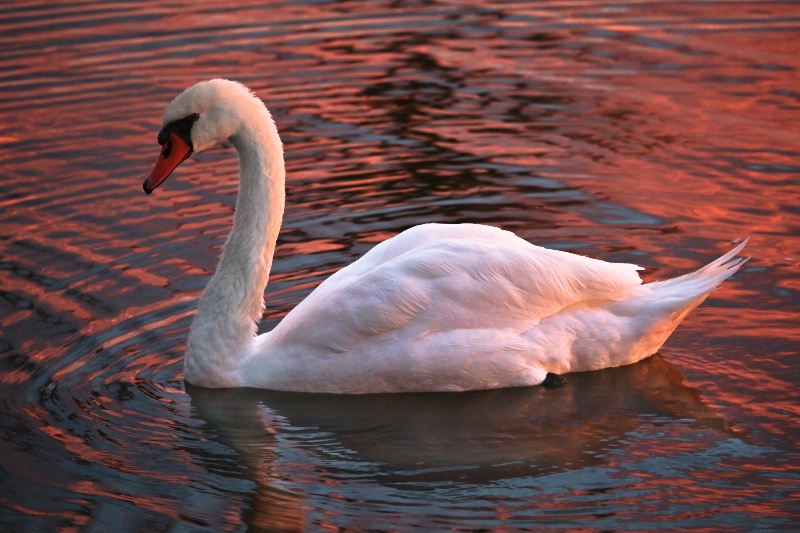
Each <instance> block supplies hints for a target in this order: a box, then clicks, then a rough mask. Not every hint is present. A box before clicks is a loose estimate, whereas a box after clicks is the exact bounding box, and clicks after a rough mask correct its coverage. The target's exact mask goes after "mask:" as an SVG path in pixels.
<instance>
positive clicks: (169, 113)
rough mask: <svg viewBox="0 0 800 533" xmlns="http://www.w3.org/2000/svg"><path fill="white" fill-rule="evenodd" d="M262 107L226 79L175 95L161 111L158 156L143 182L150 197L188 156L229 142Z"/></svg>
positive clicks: (262, 110) (248, 92)
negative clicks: (162, 120) (162, 117)
mask: <svg viewBox="0 0 800 533" xmlns="http://www.w3.org/2000/svg"><path fill="white" fill-rule="evenodd" d="M265 111H266V108H265V107H264V104H263V103H262V102H261V100H259V99H258V97H256V96H255V95H254V94H253V93H251V92H250V89H248V88H247V87H245V86H244V85H242V84H240V83H238V82H235V81H230V80H221V79H215V80H209V81H202V82H200V83H198V84H196V85H193V86H191V87H189V88H188V89H186V90H185V91H183V92H182V93H181V94H179V95H178V96H177V97H176V98H175V99H174V100H173V101H172V103H170V104H169V106H168V107H167V110H166V111H165V112H164V122H163V123H164V127H163V128H161V131H160V132H159V133H158V144H160V145H161V155H160V156H159V157H158V161H156V164H155V167H154V168H153V171H152V172H151V173H150V175H149V176H148V177H147V179H146V180H145V181H144V192H146V193H147V194H150V193H151V192H153V190H155V188H156V187H158V186H159V185H161V183H163V182H164V180H166V179H167V178H168V177H169V175H170V174H172V171H173V170H175V169H176V168H177V167H178V165H180V164H181V163H183V162H184V161H185V160H186V159H187V158H188V157H189V156H190V155H192V154H193V153H195V152H201V151H203V150H205V149H207V148H210V147H211V146H213V145H215V144H217V143H218V142H220V141H224V140H226V139H230V138H231V137H233V136H235V135H236V134H237V133H238V132H239V131H240V130H241V128H242V123H243V122H246V121H248V120H249V119H251V118H252V117H254V116H258V115H259V113H264V112H265Z"/></svg>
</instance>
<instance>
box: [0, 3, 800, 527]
mask: <svg viewBox="0 0 800 533" xmlns="http://www.w3.org/2000/svg"><path fill="white" fill-rule="evenodd" d="M0 29H1V30H2V31H0V65H2V73H0V171H1V172H2V180H0V206H2V210H0V437H2V438H0V530H2V531H209V532H210V531H246V530H253V531H256V530H284V531H303V530H305V531H363V530H369V531H443V530H447V531H450V530H453V531H518V530H531V531H539V530H557V531H574V530H588V531H599V530H606V531H618V530H625V531H628V530H654V529H664V530H693V531H695V530H698V531H746V530H767V531H774V530H796V529H798V528H800V506H798V502H799V501H800V467H798V464H800V453H799V452H798V447H799V446H800V431H799V430H798V419H800V392H798V391H800V354H798V351H800V350H798V346H800V327H798V326H800V282H798V279H800V278H798V267H799V266H800V240H799V239H798V235H799V234H800V233H799V231H798V228H800V213H799V212H798V203H799V202H800V55H798V42H800V5H798V4H797V3H796V2H781V1H772V0H767V1H763V2H743V1H741V2H740V1H725V2H722V1H719V2H717V1H712V2H666V1H655V0H650V1H644V2H636V3H633V2H618V3H606V2H594V1H585V2H556V1H545V2H446V1H432V2H400V3H394V2H369V3H362V2H349V1H346V2H324V1H323V2H304V1H299V0H298V1H291V2H277V3H269V5H267V3H265V2H260V1H234V2H227V3H225V2H206V1H199V2H189V3H184V4H183V5H177V4H174V3H172V4H171V3H164V2H151V1H136V2H97V1H88V0H87V1H77V2H28V1H24V0H21V1H15V2H10V3H8V5H3V6H2V7H0ZM210 78H229V79H234V80H238V81H240V82H242V83H244V84H245V85H247V86H248V87H250V88H252V89H253V91H254V92H255V93H256V94H257V95H258V96H259V97H260V98H261V99H263V101H264V102H265V103H266V104H267V106H268V107H269V109H270V111H271V113H272V116H273V118H274V120H275V122H276V124H277V127H278V130H279V132H280V135H281V138H282V140H283V145H284V151H285V157H286V212H285V215H284V219H283V226H282V229H281V232H280V234H279V238H278V244H277V248H276V251H275V260H274V263H273V265H272V273H271V275H270V280H269V286H268V287H267V290H266V293H265V298H266V304H267V311H266V313H265V316H264V320H263V321H262V322H261V324H260V325H259V332H266V331H270V330H271V329H272V328H274V327H275V326H276V324H278V323H279V322H280V320H281V319H282V318H283V317H284V316H285V315H286V314H287V313H288V312H289V311H290V310H291V309H292V308H294V307H295V306H296V305H297V304H298V303H299V302H300V301H302V300H303V299H304V298H305V297H306V296H307V295H308V294H310V293H311V291H312V290H313V289H314V288H315V287H317V286H318V285H319V284H320V283H321V282H322V281H323V280H324V279H326V278H327V277H329V276H330V275H331V274H333V273H335V272H337V271H338V270H340V269H341V268H342V267H344V266H346V265H348V264H350V263H352V262H353V261H355V260H356V259H357V258H358V257H360V256H362V255H363V254H364V253H365V252H366V251H368V250H369V249H371V248H372V247H373V246H375V245H376V244H377V243H379V242H381V241H383V240H385V239H387V238H390V237H392V236H394V235H397V234H398V233H400V232H401V231H403V230H405V229H407V228H410V227H412V226H415V225H418V224H423V223H428V222H446V223H462V222H470V223H480V224H487V225H490V226H496V227H500V228H503V229H507V230H510V231H513V232H514V233H516V234H517V235H519V236H520V237H522V238H524V239H526V240H528V241H530V242H533V243H535V244H537V245H540V246H543V247H545V248H552V249H559V250H565V251H569V252H572V253H576V254H580V255H585V256H589V257H594V258H598V259H602V260H604V261H609V262H624V263H635V264H638V265H640V266H642V267H644V270H643V271H642V273H641V275H642V277H643V279H644V280H645V282H650V281H655V280H662V279H668V278H672V277H675V276H678V275H681V274H684V273H687V272H690V271H693V270H696V269H698V268H699V267H701V266H702V265H704V264H707V263H708V262H710V261H712V260H713V259H715V258H716V257H719V256H720V255H722V254H724V253H725V252H727V251H729V250H730V249H732V248H733V247H734V246H735V245H737V244H738V243H740V242H742V241H743V240H744V239H746V238H748V237H749V238H750V241H749V243H748V245H747V248H746V249H745V251H744V254H745V255H746V256H748V257H750V258H751V259H750V261H749V262H748V263H747V264H745V265H744V266H743V267H742V269H741V270H740V271H738V272H737V273H736V274H735V275H734V276H733V277H731V278H730V279H728V280H726V281H725V282H724V283H723V284H722V285H721V286H720V288H719V289H717V290H716V291H715V292H713V293H712V294H711V296H710V297H709V298H708V299H707V300H706V301H705V302H704V303H703V304H702V305H701V306H700V307H699V308H697V309H696V310H695V311H693V312H692V313H691V314H690V315H689V316H688V317H687V318H686V319H685V321H684V322H683V323H682V324H681V325H680V326H679V327H678V329H677V330H676V331H675V333H674V334H673V335H672V336H671V337H670V338H669V339H668V341H667V342H666V343H665V344H664V346H663V347H662V348H661V350H660V351H659V353H658V354H656V355H654V356H652V357H650V358H648V359H646V360H644V361H642V362H640V363H637V364H634V365H629V366H624V367H620V368H615V369H607V370H601V371H597V372H586V373H575V374H569V375H567V379H568V381H567V383H566V385H564V386H563V387H562V388H560V389H557V390H550V389H547V388H545V387H528V388H513V389H504V390H493V391H477V392H468V393H441V394H433V393H431V394H403V395H391V394H382V395H366V396H347V395H342V396H338V395H315V394H299V393H280V392H270V391H264V390H256V389H235V390H233V389H232V390H213V389H204V388H199V387H193V386H191V385H190V384H187V383H185V381H184V379H183V357H184V351H185V342H186V337H187V334H188V330H189V325H190V323H191V321H192V317H193V316H194V313H195V309H196V307H197V301H198V299H199V297H200V294H201V292H202V291H203V288H204V287H205V286H206V284H207V283H208V281H209V278H210V277H211V275H212V273H213V271H214V268H215V266H216V264H217V260H218V257H219V253H220V250H221V248H222V244H223V243H224V240H225V236H226V235H227V233H228V231H229V229H230V226H231V216H232V214H233V210H234V206H235V203H236V192H237V182H236V176H237V172H238V171H237V158H236V154H235V152H234V150H233V148H232V146H230V145H223V146H221V147H217V148H214V149H212V150H209V151H206V152H203V153H202V154H198V155H197V156H196V157H192V158H190V159H189V160H187V161H186V162H184V163H183V164H182V165H181V166H180V167H178V169H177V170H176V171H175V172H174V173H173V175H172V176H171V177H170V178H169V181H168V182H167V183H165V184H164V185H162V186H161V187H160V188H159V189H158V190H157V191H156V192H154V194H152V195H149V196H147V195H145V194H144V193H143V192H142V181H143V180H144V178H145V177H146V176H147V174H148V172H150V169H151V168H152V167H153V164H154V162H155V161H156V159H157V157H158V156H159V151H160V148H161V147H160V146H159V144H158V143H157V135H158V132H159V130H160V129H161V127H162V123H161V117H162V113H163V112H164V109H165V107H166V106H167V105H168V104H169V102H170V101H171V100H172V98H174V97H175V95H177V94H178V93H179V92H180V91H182V90H183V89H184V88H185V87H187V86H190V85H192V84H194V83H196V82H198V81H200V80H205V79H210Z"/></svg>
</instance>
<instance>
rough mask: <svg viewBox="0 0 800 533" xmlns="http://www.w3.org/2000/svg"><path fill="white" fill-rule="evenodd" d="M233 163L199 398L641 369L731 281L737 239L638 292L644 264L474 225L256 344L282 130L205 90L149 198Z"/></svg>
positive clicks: (378, 259)
mask: <svg viewBox="0 0 800 533" xmlns="http://www.w3.org/2000/svg"><path fill="white" fill-rule="evenodd" d="M224 139H229V140H230V141H231V142H232V143H233V145H234V146H235V147H236V149H237V151H238V153H239V165H240V175H241V176H240V183H239V194H238V199H237V202H236V211H235V214H234V217H233V228H232V229H231V232H230V235H229V236H228V240H227V242H226V243H225V247H224V249H223V252H222V256H221V258H220V261H219V265H218V266H217V270H216V272H215V273H214V276H213V277H212V278H211V280H210V281H209V283H208V286H207V287H206V289H205V291H204V292H203V295H202V297H201V298H200V303H199V305H198V308H197V313H196V315H195V317H194V321H193V322H192V326H191V329H190V331H189V337H188V340H187V346H186V357H185V361H184V376H185V379H186V380H187V381H189V382H190V383H192V384H195V385H199V386H204V387H256V388H264V389H276V390H287V391H301V392H330V393H372V392H411V391H464V390H473V389H491V388H501V387H517V386H526V385H539V384H544V385H548V386H560V385H561V384H562V383H563V379H562V378H561V377H560V376H559V375H558V374H562V373H566V372H577V371H584V370H596V369H601V368H606V367H614V366H619V365H626V364H629V363H635V362H637V361H639V360H641V359H644V358H645V357H648V356H649V355H651V354H653V353H654V352H656V351H657V350H658V349H659V348H660V347H661V345H662V344H663V343H664V341H665V340H666V339H667V337H668V336H669V335H670V333H672V331H673V330H674V329H675V327H676V326H677V325H678V324H679V323H680V321H681V320H682V319H683V318H684V317H685V316H686V315H687V314H688V313H689V312H690V311H691V310H692V309H694V308H695V307H696V306H697V305H699V304H700V303H701V302H702V301H703V300H704V299H705V297H706V296H707V295H708V293H709V292H711V290H712V289H714V288H715V287H716V286H717V285H718V284H719V283H720V282H722V281H723V280H724V279H726V278H727V277H729V276H730V275H732V274H733V273H734V272H736V271H737V270H738V269H739V267H741V265H742V264H743V263H744V261H745V260H744V259H741V258H736V257H735V256H736V254H738V253H739V252H740V251H741V250H742V248H744V246H745V244H746V241H745V242H742V243H741V244H739V245H738V246H737V247H736V248H734V249H733V250H732V251H730V252H729V253H727V254H725V255H723V256H722V257H720V258H719V259H717V260H716V261H714V262H713V263H711V264H709V265H707V266H705V267H703V268H701V269H700V270H698V271H696V272H693V273H691V274H687V275H684V276H681V277H678V278H675V279H672V280H669V281H662V282H656V283H648V284H645V285H642V283H641V279H640V278H639V276H638V274H637V272H636V271H637V270H640V268H639V267H637V266H635V265H631V264H614V263H606V262H603V261H599V260H596V259H589V258H586V257H581V256H578V255H573V254H570V253H566V252H561V251H555V250H548V249H545V248H539V247H537V246H534V245H532V244H530V243H528V242H526V241H524V240H522V239H520V238H518V237H517V236H515V235H514V234H512V233H510V232H507V231H503V230H500V229H497V228H493V227H489V226H481V225H475V224H457V225H446V224H425V225H421V226H417V227H414V228H411V229H409V230H407V231H404V232H403V233H401V234H400V235H397V236H396V237H393V238H391V239H389V240H387V241H385V242H382V243H381V244H379V245H377V246H376V247H375V248H373V249H372V250H370V251H369V252H368V253H367V254H366V255H364V257H362V258H361V259H359V260H358V261H356V262H355V263H353V264H352V265H350V266H348V267H347V268H343V269H342V270H340V271H338V272H337V273H335V274H334V275H332V276H331V277H330V278H329V279H327V280H326V281H325V282H324V283H322V284H321V285H320V286H319V287H317V289H316V290H315V291H314V292H313V293H312V294H311V295H309V297H308V298H306V299H305V301H303V302H301V303H300V304H299V305H298V306H297V307H296V308H295V309H293V310H292V311H291V312H290V313H289V314H288V315H287V316H286V317H285V318H284V319H283V320H282V321H281V323H280V324H278V326H277V327H276V328H275V329H274V330H272V331H270V332H269V333H265V334H263V335H260V336H256V323H257V322H258V321H259V320H260V318H261V316H262V312H263V306H264V288H265V287H266V284H267V278H268V276H269V271H270V266H271V264H272V256H273V251H274V249H275V242H276V240H277V238H278V232H279V230H280V225H281V218H282V217H283V208H284V174H285V170H284V161H283V151H282V146H281V141H280V138H279V137H278V132H277V129H276V127H275V124H274V122H273V120H272V118H271V116H270V114H269V112H268V111H267V109H266V108H265V107H264V105H263V103H262V102H261V101H260V100H259V99H258V98H257V97H256V96H255V95H253V94H252V93H251V92H250V91H249V90H248V89H247V88H246V87H244V86H242V85H240V84H239V83H236V82H233V81H228V80H211V81H206V82H201V83H198V84H197V85H194V86H193V87H190V88H188V89H186V90H185V91H184V92H183V93H182V94H180V95H179V96H178V97H177V98H175V100H174V101H173V102H172V103H171V104H170V105H169V107H168V108H167V110H166V112H165V113H164V127H163V129H162V130H161V132H160V133H159V135H158V141H159V144H161V145H162V151H161V155H160V157H159V159H158V161H157V162H156V165H155V168H154V169H153V171H152V172H151V174H150V175H149V176H148V178H147V179H146V180H145V182H144V190H145V191H146V192H147V193H150V192H152V191H153V189H155V188H156V187H158V185H159V184H161V183H162V182H163V181H164V180H165V179H166V178H167V176H169V174H170V173H171V172H172V171H173V170H174V169H175V167H177V166H178V165H179V164H180V163H181V162H182V161H183V160H184V159H186V158H187V157H188V156H189V155H191V154H192V153H193V152H199V151H201V150H204V149H206V148H208V147H210V146H212V145H214V144H215V143H217V142H219V141H221V140H224Z"/></svg>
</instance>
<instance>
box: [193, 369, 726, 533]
mask: <svg viewBox="0 0 800 533" xmlns="http://www.w3.org/2000/svg"><path fill="white" fill-rule="evenodd" d="M567 378H568V383H567V385H566V386H565V387H563V388H561V389H558V390H546V389H544V388H542V387H530V388H521V389H505V390H496V391H479V392H470V393H454V394H445V393H433V394H395V395H389V394H387V395H366V396H338V395H312V394H297V393H280V392H273V391H262V390H254V389H232V390H215V389H201V388H195V387H192V386H190V385H189V384H187V385H186V389H187V392H188V393H189V394H190V396H191V399H192V404H193V405H194V407H195V408H196V409H197V412H198V414H199V416H200V417H201V418H202V419H203V420H205V421H206V422H207V423H208V425H209V426H210V428H211V429H212V430H213V431H214V432H215V433H216V435H217V436H218V438H219V440H220V441H222V442H223V443H225V444H227V445H228V446H230V447H231V448H233V449H234V450H236V451H237V452H238V453H239V455H240V458H241V463H242V464H243V466H245V467H246V468H247V470H248V474H247V475H248V477H249V478H250V479H252V480H253V481H254V482H255V483H256V484H257V486H258V494H257V495H256V498H255V501H254V502H253V505H252V506H251V511H252V512H251V513H249V514H250V515H251V516H249V517H248V522H249V523H250V524H251V525H253V523H254V522H257V523H260V522H259V521H260V520H267V521H270V520H274V519H275V517H276V516H282V518H281V521H283V522H284V523H286V524H295V525H298V526H299V525H301V524H302V512H303V511H302V507H303V505H302V503H301V502H299V501H295V502H294V503H290V502H292V501H293V500H295V499H302V496H301V495H293V494H291V493H290V491H282V490H280V487H281V486H282V484H281V483H280V480H282V479H292V480H295V481H297V480H301V481H302V480H303V479H305V480H307V481H309V482H311V483H324V482H325V479H322V478H325V477H326V476H328V475H329V474H330V473H331V472H333V471H335V472H337V473H338V474H341V473H345V474H347V473H350V474H354V475H358V476H359V478H360V479H362V480H363V479H364V478H365V477H366V478H369V479H372V481H371V482H378V483H392V482H394V481H399V480H402V481H405V482H415V481H426V480H458V481H465V482H472V483H481V482H485V481H487V480H493V479H499V478H507V477H517V476H521V475H525V476H530V475H537V474H545V473H550V472H553V471H558V470H563V469H570V468H581V467H584V466H587V465H592V464H600V463H603V462H604V460H605V459H604V453H603V452H604V450H606V451H607V450H609V449H614V448H619V447H620V446H621V444H620V441H621V440H622V439H624V438H625V437H626V434H629V433H630V432H631V431H633V430H635V429H637V428H638V427H640V425H641V424H642V423H643V420H644V419H648V420H653V419H654V418H655V419H657V418H658V417H661V418H662V419H664V420H666V421H670V420H671V421H681V423H690V424H696V425H699V426H700V427H704V428H711V429H715V430H718V431H721V432H728V431H729V430H728V427H727V424H726V423H725V422H724V421H723V420H722V419H720V418H719V417H718V416H717V415H716V414H715V413H714V412H713V410H712V409H710V408H709V407H708V406H707V405H706V404H705V403H704V402H703V400H702V398H701V397H700V394H699V393H698V392H697V391H696V390H694V389H692V388H689V387H687V386H685V385H684V384H683V382H684V378H683V376H682V375H681V373H680V371H678V370H677V368H675V367H674V366H673V365H672V364H670V363H668V362H667V361H666V360H664V359H663V358H662V357H660V356H658V355H656V356H653V357H650V358H649V359H647V360H645V361H642V362H640V363H638V364H635V365H630V366H626V367H621V368H616V369H608V370H603V371H599V372H591V373H584V374H570V375H568V376H567ZM287 513H288V514H287ZM292 513H295V515H294V516H291V515H292ZM295 520H299V522H295ZM270 523H272V524H274V522H270ZM262 525H263V524H262ZM292 527H293V526H290V527H289V529H292Z"/></svg>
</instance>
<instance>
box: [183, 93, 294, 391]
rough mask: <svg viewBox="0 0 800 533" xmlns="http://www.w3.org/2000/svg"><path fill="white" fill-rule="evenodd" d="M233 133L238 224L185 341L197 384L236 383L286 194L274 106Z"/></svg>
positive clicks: (189, 371)
mask: <svg viewBox="0 0 800 533" xmlns="http://www.w3.org/2000/svg"><path fill="white" fill-rule="evenodd" d="M258 111H259V112H262V111H263V115H262V116H259V115H258V114H256V116H255V117H253V116H251V117H249V119H248V120H247V121H243V122H244V126H243V127H242V128H241V129H240V131H239V132H238V133H237V134H236V135H234V136H233V137H231V142H232V143H233V145H234V146H235V147H236V149H237V151H238V152H239V173H240V178H239V193H238V196H237V200H236V211H235V213H234V216H233V227H232V229H231V232H230V234H229V235H228V240H227V241H226V243H225V246H224V248H223V251H222V255H221V257H220V261H219V264H218V265H217V270H216V272H215V273H214V276H213V277H212V278H211V281H209V283H208V285H207V286H206V289H205V291H203V295H202V296H201V298H200V303H199V304H198V308H197V313H196V314H195V317H194V321H193V322H192V327H191V330H190V331H189V337H188V339H187V345H186V358H185V363H184V373H185V377H186V379H187V380H188V381H190V382H191V383H194V384H196V385H213V386H217V387H219V386H236V385H238V383H237V382H236V381H237V379H238V377H237V376H236V375H235V369H236V368H237V367H238V365H239V363H240V361H241V359H242V358H244V357H245V356H246V354H247V350H248V348H249V346H250V345H251V343H252V341H253V338H254V337H255V335H256V324H257V322H258V321H259V320H260V319H261V315H262V312H263V309H264V288H265V287H266V285H267V280H268V278H269V271H270V267H271V266H272V256H273V253H274V251H275V243H276V241H277V240H278V233H279V231H280V226H281V219H282V218H283V208H284V201H285V169H284V162H283V149H282V147H281V142H280V138H279V137H278V132H277V129H276V127H275V124H274V122H273V121H272V118H271V117H270V115H269V112H268V111H267V110H266V109H265V108H263V107H262V108H261V109H259V110H258Z"/></svg>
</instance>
